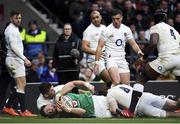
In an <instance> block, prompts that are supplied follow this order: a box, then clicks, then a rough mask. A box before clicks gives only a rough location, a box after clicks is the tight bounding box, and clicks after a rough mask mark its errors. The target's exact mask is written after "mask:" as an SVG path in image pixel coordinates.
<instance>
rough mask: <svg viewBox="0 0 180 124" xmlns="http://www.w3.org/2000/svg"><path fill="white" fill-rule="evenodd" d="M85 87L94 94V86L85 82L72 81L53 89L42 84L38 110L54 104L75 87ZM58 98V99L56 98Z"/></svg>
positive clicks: (46, 84) (49, 85)
mask: <svg viewBox="0 0 180 124" xmlns="http://www.w3.org/2000/svg"><path fill="white" fill-rule="evenodd" d="M78 86H81V87H85V88H87V89H88V90H90V91H91V92H94V86H93V85H91V84H90V83H88V82H84V81H80V80H77V81H70V82H68V83H66V84H65V85H58V86H56V87H53V85H52V84H50V83H42V84H41V85H40V86H39V91H40V95H39V97H38V99H37V108H38V109H39V110H40V109H41V107H42V106H43V105H47V104H51V103H54V99H59V96H60V95H63V94H66V93H68V92H71V91H72V90H73V88H75V87H78ZM55 96H56V97H55Z"/></svg>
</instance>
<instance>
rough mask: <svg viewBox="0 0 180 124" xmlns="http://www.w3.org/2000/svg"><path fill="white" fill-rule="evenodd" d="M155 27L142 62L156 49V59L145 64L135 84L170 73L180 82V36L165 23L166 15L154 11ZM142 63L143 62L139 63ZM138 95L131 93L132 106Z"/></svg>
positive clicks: (151, 31) (151, 30) (151, 29)
mask: <svg viewBox="0 0 180 124" xmlns="http://www.w3.org/2000/svg"><path fill="white" fill-rule="evenodd" d="M153 18H154V22H155V25H154V26H152V27H151V28H150V44H149V46H148V47H147V48H145V49H144V60H146V59H147V57H148V55H149V54H150V53H152V52H153V51H154V50H155V49H156V48H157V51H158V57H157V58H156V59H155V60H153V61H152V62H149V63H145V64H144V66H143V68H142V69H141V71H140V73H139V76H138V79H137V82H138V83H141V84H144V83H145V82H147V81H148V80H156V78H157V77H158V76H159V75H163V74H165V73H166V72H168V71H170V72H171V73H172V74H174V75H175V76H176V79H177V80H180V64H179V62H180V35H179V33H178V32H177V31H176V30H175V29H174V28H173V27H171V26H170V25H168V24H167V23H166V21H167V14H166V13H165V12H164V11H162V10H156V12H155V14H154V17H153ZM141 62H142V63H143V61H141ZM138 97H139V94H135V93H133V97H132V106H133V107H134V106H135V105H136V104H137V102H138ZM130 111H131V109H130Z"/></svg>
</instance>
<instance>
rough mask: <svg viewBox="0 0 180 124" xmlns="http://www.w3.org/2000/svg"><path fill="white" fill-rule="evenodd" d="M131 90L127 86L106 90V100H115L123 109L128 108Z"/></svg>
mask: <svg viewBox="0 0 180 124" xmlns="http://www.w3.org/2000/svg"><path fill="white" fill-rule="evenodd" d="M132 91H133V88H132V87H131V86H129V85H125V84H122V85H117V86H115V87H112V88H111V89H109V90H108V94H107V99H111V97H113V98H115V99H116V100H117V102H118V103H119V104H121V105H122V106H123V107H126V108H129V106H130V103H131V97H132Z"/></svg>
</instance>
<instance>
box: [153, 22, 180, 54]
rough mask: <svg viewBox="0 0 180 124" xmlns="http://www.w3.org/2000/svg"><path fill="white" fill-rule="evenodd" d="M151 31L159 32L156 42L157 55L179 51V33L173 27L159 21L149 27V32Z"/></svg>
mask: <svg viewBox="0 0 180 124" xmlns="http://www.w3.org/2000/svg"><path fill="white" fill-rule="evenodd" d="M153 33H158V34H159V42H158V44H157V49H158V54H159V56H161V55H167V54H172V53H180V35H179V33H178V32H177V31H176V30H175V29H174V28H173V27H171V26H170V25H168V24H166V23H164V22H161V23H158V24H156V25H154V26H152V27H151V29H150V34H153Z"/></svg>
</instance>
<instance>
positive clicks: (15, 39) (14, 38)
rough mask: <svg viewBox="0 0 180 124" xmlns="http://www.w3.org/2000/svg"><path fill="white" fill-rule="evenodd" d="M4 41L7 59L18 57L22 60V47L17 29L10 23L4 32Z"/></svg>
mask: <svg viewBox="0 0 180 124" xmlns="http://www.w3.org/2000/svg"><path fill="white" fill-rule="evenodd" d="M4 34H5V39H6V42H7V45H6V48H7V57H18V58H20V59H22V60H24V59H25V58H26V57H25V56H24V55H23V52H24V47H23V42H22V39H21V36H20V32H19V29H18V27H16V26H15V25H14V24H12V23H10V24H9V25H8V26H7V28H6V30H5V33H4Z"/></svg>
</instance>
